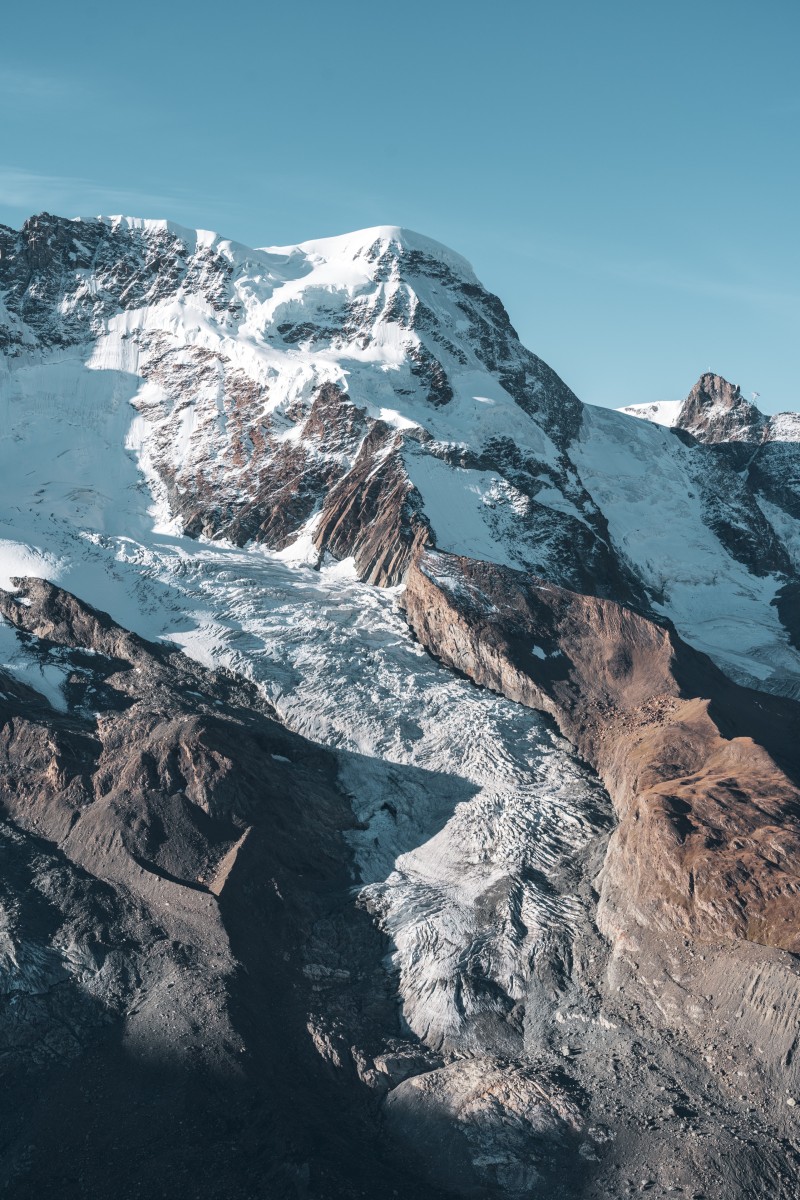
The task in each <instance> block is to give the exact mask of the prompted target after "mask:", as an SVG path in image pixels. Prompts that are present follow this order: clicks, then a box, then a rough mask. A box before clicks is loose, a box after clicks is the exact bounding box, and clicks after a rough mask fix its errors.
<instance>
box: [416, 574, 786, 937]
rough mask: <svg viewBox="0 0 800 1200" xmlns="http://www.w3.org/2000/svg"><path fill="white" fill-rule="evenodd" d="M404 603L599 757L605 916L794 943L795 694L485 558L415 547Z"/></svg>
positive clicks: (440, 641) (459, 663)
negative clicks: (606, 823) (781, 695)
mask: <svg viewBox="0 0 800 1200" xmlns="http://www.w3.org/2000/svg"><path fill="white" fill-rule="evenodd" d="M404 603H405V605H406V612H407V614H408V619H409V622H410V624H411V626H412V628H413V629H414V631H415V633H416V634H417V636H418V637H419V638H420V640H421V641H422V643H423V644H424V645H425V646H427V647H428V649H430V650H431V651H432V652H433V653H434V654H436V655H437V656H438V657H439V658H441V659H442V660H443V661H444V662H446V663H447V664H448V665H449V666H452V667H455V668H457V669H458V670H461V671H464V672H465V673H466V674H468V675H469V676H470V677H471V678H473V679H475V681H476V682H477V683H480V684H483V685H484V686H488V687H491V688H493V689H494V690H496V691H500V692H502V693H503V694H504V695H507V696H510V697H511V698H512V699H515V700H519V701H521V702H522V703H524V704H529V705H531V706H533V707H537V708H542V709H544V710H545V711H547V712H549V713H550V714H551V715H552V716H553V717H554V718H555V719H556V721H557V722H558V724H559V726H560V727H561V729H562V731H563V732H564V733H565V734H566V736H567V737H569V738H570V739H571V740H572V741H573V742H574V743H575V745H576V746H577V748H578V750H579V752H580V753H581V754H582V755H583V756H584V757H585V758H586V759H587V760H588V761H589V762H590V763H591V764H592V765H593V766H594V767H595V768H596V769H597V770H598V772H599V773H600V775H601V777H602V779H603V781H604V782H605V784H606V786H607V787H608V789H609V792H610V794H611V796H612V799H613V800H614V803H615V806H616V808H617V813H618V817H619V827H618V829H617V831H616V832H615V834H614V836H613V837H612V839H611V843H610V847H609V853H608V858H607V861H606V865H605V867H604V870H603V887H602V894H601V908H600V921H601V927H605V928H606V929H607V930H608V931H609V932H613V934H614V935H615V936H625V933H626V930H632V929H634V928H635V927H637V926H640V925H645V926H649V927H650V928H651V929H652V928H668V929H672V930H675V931H678V932H684V933H686V934H690V935H691V936H692V937H693V938H694V939H696V940H698V941H703V940H709V941H720V940H723V939H725V938H729V937H736V938H746V939H750V940H753V941H757V942H760V943H762V944H764V945H769V946H778V947H781V948H783V949H786V950H790V951H792V952H793V953H797V952H798V951H800V909H798V895H800V877H798V874H797V872H796V870H795V867H794V863H795V862H796V861H797V858H798V852H799V851H800V825H799V824H798V821H797V813H798V811H799V804H800V792H798V789H797V787H796V785H795V782H794V778H793V776H796V774H797V757H796V746H795V739H796V736H797V730H798V729H800V706H798V705H797V704H795V703H793V702H791V701H788V700H787V701H784V700H778V699H776V698H767V697H763V696H760V695H758V694H757V693H755V692H752V691H749V690H748V689H745V688H741V687H738V686H736V685H735V684H732V683H731V682H730V681H729V680H727V679H726V678H725V677H724V676H723V675H722V673H721V672H719V671H717V670H716V668H714V666H713V664H712V663H711V662H710V661H709V660H708V659H706V658H705V656H703V655H700V654H698V653H697V652H696V651H693V650H691V648H690V647H688V646H686V645H685V643H683V642H682V641H681V639H680V638H679V637H678V636H677V635H676V634H675V631H674V630H673V629H671V628H670V627H668V626H661V625H657V624H655V623H654V622H653V621H652V620H651V619H649V618H647V617H644V616H642V615H640V614H638V613H636V612H633V611H631V610H630V609H626V608H624V607H622V606H620V605H618V604H616V603H614V602H613V601H608V600H600V599H597V598H594V597H587V596H580V595H576V594H574V593H570V592H567V591H565V590H563V589H560V588H556V587H554V586H552V585H548V584H546V583H545V582H544V581H543V580H537V579H530V578H525V577H524V576H522V575H519V574H516V573H514V572H511V571H507V570H505V571H504V570H501V569H499V568H497V567H495V566H493V565H490V564H486V563H474V562H471V561H470V560H465V559H454V558H452V557H450V556H447V555H437V554H432V553H428V554H425V555H423V556H422V557H421V558H420V559H419V560H418V561H417V563H416V564H415V567H414V568H413V570H412V572H411V573H410V575H409V578H408V586H407V589H406V593H405V600H404ZM787 770H788V771H790V772H791V775H790V774H787Z"/></svg>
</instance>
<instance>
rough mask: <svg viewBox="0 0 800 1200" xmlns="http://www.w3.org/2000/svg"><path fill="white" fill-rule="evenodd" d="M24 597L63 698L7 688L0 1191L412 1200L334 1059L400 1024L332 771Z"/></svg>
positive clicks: (380, 1039)
mask: <svg viewBox="0 0 800 1200" xmlns="http://www.w3.org/2000/svg"><path fill="white" fill-rule="evenodd" d="M17 582H18V583H19V585H20V590H19V591H18V592H16V593H15V594H13V595H12V594H9V593H7V592H0V612H2V614H3V616H4V617H5V618H6V620H8V621H10V622H12V623H13V624H14V625H15V626H16V627H17V629H18V630H19V634H20V639H21V644H24V645H26V646H27V647H28V652H29V653H30V654H31V655H32V656H34V661H39V662H40V663H41V664H42V665H43V666H45V667H46V668H48V669H55V668H57V669H58V671H59V673H60V675H61V677H62V678H64V679H65V686H64V696H65V704H64V711H59V710H57V709H54V708H52V707H51V706H50V705H49V704H48V703H46V702H45V700H44V699H43V697H42V696H41V695H39V694H38V693H37V692H36V691H34V690H32V689H31V688H29V687H27V686H25V685H23V684H21V683H20V682H19V681H17V680H15V679H13V678H12V677H11V676H10V675H8V674H6V673H5V672H3V671H0V1073H2V1079H3V1086H2V1088H0V1129H2V1147H3V1153H2V1156H0V1191H2V1192H3V1194H4V1195H8V1196H13V1197H15V1198H16V1197H20V1198H22V1197H33V1196H35V1197H37V1200H47V1198H49V1197H55V1196H58V1197H70V1198H71V1197H82V1196H92V1197H97V1198H100V1200H102V1198H105V1197H112V1196H113V1197H114V1198H115V1200H129V1198H130V1200H133V1198H135V1197H143V1196H152V1195H159V1196H160V1195H167V1194H168V1195H170V1196H174V1197H176V1198H180V1200H183V1198H184V1197H186V1198H187V1200H188V1198H189V1197H192V1198H193V1200H194V1198H196V1197H200V1198H201V1200H220V1198H222V1197H228V1196H234V1195H236V1196H241V1197H251V1196H253V1197H254V1196H266V1195H269V1196H274V1197H276V1200H281V1198H283V1197H287V1198H297V1197H301V1196H324V1197H325V1198H326V1200H328V1198H330V1200H336V1198H338V1200H353V1198H355V1197H361V1196H363V1195H370V1196H375V1197H376V1198H378V1197H387V1200H388V1198H390V1197H392V1196H393V1195H397V1194H398V1189H399V1188H400V1187H401V1186H406V1185H407V1184H408V1181H409V1178H411V1185H410V1186H411V1188H412V1191H413V1189H414V1187H416V1184H415V1183H414V1182H413V1176H410V1174H409V1169H408V1167H407V1166H406V1165H405V1164H403V1165H402V1166H401V1167H398V1166H397V1165H396V1164H393V1163H392V1162H391V1161H389V1160H387V1154H386V1152H385V1150H384V1148H383V1144H384V1143H383V1139H382V1138H381V1136H380V1133H379V1127H378V1118H377V1107H378V1104H379V1102H380V1099H381V1097H382V1095H383V1094H384V1092H385V1090H386V1086H388V1085H383V1086H378V1085H379V1084H381V1079H379V1078H377V1077H376V1086H375V1087H373V1088H372V1089H368V1088H366V1087H365V1085H364V1084H363V1081H362V1080H361V1079H360V1078H359V1076H358V1074H357V1071H356V1069H355V1066H354V1060H355V1059H356V1057H357V1054H356V1050H355V1049H354V1050H353V1052H352V1055H351V1052H350V1047H351V1046H354V1045H355V1046H358V1047H359V1048H360V1051H359V1053H360V1057H358V1061H359V1062H364V1063H371V1062H372V1057H373V1056H374V1055H375V1054H377V1052H378V1051H379V1050H384V1049H385V1045H386V1035H387V1033H389V1034H392V1033H394V1032H395V1031H396V1029H397V1016H396V1002H395V999H394V995H393V988H392V985H391V981H390V980H389V979H388V978H387V975H386V972H385V969H384V966H383V960H384V958H385V955H386V944H385V941H384V939H383V938H382V937H381V936H380V934H379V933H378V932H377V931H376V929H375V927H374V925H373V923H372V921H371V920H370V918H369V916H368V915H367V914H366V913H364V912H362V911H361V910H360V909H358V908H356V907H355V906H354V905H353V903H352V898H351V889H352V882H353V873H352V866H351V862H350V857H349V854H348V852H347V850H346V848H345V846H344V843H343V840H342V838H341V836H340V831H341V830H342V829H344V828H347V827H352V824H353V816H352V811H351V808H350V805H349V802H348V799H347V797H346V795H345V794H344V793H343V791H342V790H341V789H340V788H339V786H338V783H337V764H336V760H335V758H334V756H333V755H332V754H330V753H328V752H327V751H325V750H323V749H321V748H319V747H316V746H314V745H312V744H311V743H309V742H307V741H306V740H305V739H304V738H302V737H299V736H297V735H296V734H293V733H291V732H290V731H288V730H287V729H285V728H283V727H282V726H281V725H280V724H279V723H278V722H277V721H276V720H275V719H274V714H273V713H272V711H271V709H270V707H269V705H268V704H266V703H265V702H264V701H263V700H262V699H261V697H260V695H259V693H258V691H257V690H256V689H255V688H254V687H252V686H250V685H249V684H247V683H246V682H244V681H242V680H240V679H236V678H235V677H233V676H231V675H228V674H226V673H224V672H222V673H220V672H211V671H207V670H205V669H204V668H202V667H200V666H199V665H197V664H196V663H193V662H192V661H191V660H189V659H188V658H186V657H185V656H184V655H182V654H180V653H178V652H177V651H175V650H172V649H171V648H169V647H165V646H159V645H154V644H151V643H147V642H145V641H143V640H142V639H141V638H139V637H137V636H135V635H133V634H130V633H128V632H126V631H125V630H123V629H121V628H120V627H119V626H117V625H115V624H114V622H113V621H112V620H111V619H110V618H109V617H108V616H107V615H106V614H104V613H101V612H97V611H95V610H94V609H92V608H90V607H88V606H87V605H84V604H82V603H81V602H80V601H79V600H77V599H76V598H75V597H74V596H71V595H69V594H68V593H66V592H63V591H61V590H60V589H58V588H56V587H53V586H52V585H50V584H48V583H46V582H44V581H41V580H25V581H17ZM33 677H35V670H34V672H33ZM310 954H311V955H313V962H310V961H309V955H310ZM319 1013H323V1014H324V1016H325V1021H326V1024H325V1026H324V1028H323V1027H322V1025H321V1024H320V1018H318V1017H316V1016H315V1014H319ZM320 1045H321V1046H322V1049H320ZM326 1048H327V1049H328V1051H329V1052H328V1053H326V1054H323V1050H324V1049H326ZM333 1059H335V1060H336V1062H337V1063H339V1069H334V1067H333V1066H332V1060H333ZM372 1074H373V1075H375V1072H373V1073H372ZM332 1114H334V1115H333V1116H332ZM353 1145H358V1147H359V1154H358V1155H354V1154H353V1152H352V1146H353ZM430 1195H431V1196H432V1197H436V1196H438V1195H439V1193H438V1191H437V1189H435V1188H433V1189H431V1192H430Z"/></svg>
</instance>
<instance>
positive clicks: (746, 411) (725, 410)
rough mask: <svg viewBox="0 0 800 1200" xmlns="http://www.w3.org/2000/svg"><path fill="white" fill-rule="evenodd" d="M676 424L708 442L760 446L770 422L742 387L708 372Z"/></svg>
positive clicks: (683, 408)
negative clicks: (743, 443)
mask: <svg viewBox="0 0 800 1200" xmlns="http://www.w3.org/2000/svg"><path fill="white" fill-rule="evenodd" d="M676 424H677V425H679V426H680V427H681V428H682V429H685V430H686V431H687V432H688V433H691V434H692V435H693V436H694V437H696V438H698V439H699V440H700V441H704V442H730V441H733V442H760V441H761V440H762V437H763V432H764V427H765V425H766V424H767V418H766V417H765V416H764V414H763V413H762V412H761V411H760V410H759V409H758V408H756V406H755V404H751V403H750V401H749V400H745V398H744V396H743V395H742V392H741V388H740V387H739V386H738V384H733V383H729V382H728V380H727V379H725V378H724V377H723V376H722V375H715V374H714V373H713V372H712V371H706V372H705V374H703V375H701V376H700V378H699V379H698V381H697V383H696V384H695V385H694V387H693V388H692V390H691V391H690V393H689V395H688V396H687V397H686V399H685V400H684V402H683V406H682V408H681V410H680V414H679V415H678V419H677V421H676Z"/></svg>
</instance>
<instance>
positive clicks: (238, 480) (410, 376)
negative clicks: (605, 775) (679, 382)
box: [0, 216, 798, 692]
mask: <svg viewBox="0 0 800 1200" xmlns="http://www.w3.org/2000/svg"><path fill="white" fill-rule="evenodd" d="M2 240H3V246H2V259H0V286H1V287H2V289H3V295H4V305H5V309H4V311H5V314H6V316H5V318H4V326H5V334H4V337H5V341H6V345H7V349H8V351H9V353H8V354H7V356H6V364H7V367H8V375H7V377H6V382H5V384H4V386H3V389H2V391H3V395H4V396H5V397H6V400H7V402H8V403H9V406H10V407H9V410H8V411H9V417H10V421H11V424H12V426H14V433H13V435H12V436H14V437H15V438H17V439H19V438H20V436H22V437H23V439H25V438H26V437H27V436H29V434H30V435H32V436H33V437H34V439H35V438H36V437H38V436H41V432H40V431H33V430H32V429H31V430H29V432H28V430H26V425H29V423H30V421H31V411H30V410H31V404H30V398H31V397H32V395H34V394H35V395H36V397H37V400H36V402H35V403H36V404H37V406H38V404H41V398H42V397H44V396H48V395H49V396H54V395H56V394H59V395H62V396H63V395H64V394H65V393H66V395H68V396H72V397H73V398H74V404H75V405H76V406H77V409H75V408H73V409H72V410H71V411H72V412H77V411H78V410H80V412H81V419H85V416H86V415H89V416H90V417H91V415H92V414H93V412H94V411H96V408H95V406H96V402H97V401H96V399H95V400H92V399H90V396H93V397H98V396H99V395H100V393H101V392H102V393H104V394H109V393H110V391H112V390H113V392H114V394H115V396H116V397H117V401H116V405H117V410H118V411H120V419H124V418H123V410H124V409H125V402H126V401H131V402H132V404H133V406H134V407H135V409H136V410H137V412H138V414H139V419H138V420H136V421H134V422H131V423H130V427H129V428H128V429H127V443H128V446H129V447H130V449H131V450H133V451H134V452H135V454H136V455H137V457H138V460H139V463H140V465H141V467H142V468H143V470H144V471H145V473H146V476H147V478H148V481H149V483H150V485H151V487H152V488H153V491H154V493H155V495H156V497H157V498H158V503H159V506H160V513H161V522H162V524H163V525H164V528H168V529H170V530H172V531H175V530H177V529H181V530H183V531H184V532H186V533H188V534H190V535H192V536H196V535H198V534H204V535H206V536H208V537H212V538H225V539H230V540H232V541H234V542H235V543H236V544H238V545H244V544H246V543H248V542H249V541H251V540H255V541H259V542H262V543H263V544H265V545H266V546H268V547H270V548H273V549H278V550H281V549H285V548H287V547H289V546H294V547H295V553H306V554H311V555H314V554H317V555H318V554H319V553H321V552H323V551H324V550H325V549H329V550H330V551H331V552H332V553H334V554H335V555H336V556H337V557H339V558H343V557H350V556H353V557H354V559H355V563H356V568H357V570H358V572H359V574H360V576H361V577H362V578H364V579H366V580H369V581H371V582H377V583H382V584H394V583H397V582H399V581H400V580H401V579H402V577H403V574H404V572H405V570H406V569H407V567H408V564H409V562H410V561H411V558H412V557H413V554H414V553H415V552H416V550H417V549H418V548H419V547H421V546H423V545H436V546H437V547H438V548H440V549H442V550H446V551H449V552H452V553H458V554H465V555H467V556H469V557H473V558H480V559H486V560H489V561H494V562H497V563H499V564H500V565H505V566H511V567H515V568H520V569H527V570H532V571H534V572H535V573H536V574H539V575H541V576H543V577H545V578H548V579H551V580H552V581H553V582H555V583H558V584H560V585H562V586H567V587H573V588H576V589H577V590H579V591H588V592H592V593H594V594H597V595H607V596H613V597H616V598H618V599H620V600H624V601H628V602H633V603H636V604H638V605H639V606H644V607H649V608H652V609H653V610H654V611H656V612H660V613H662V614H663V615H666V616H669V617H670V618H671V619H672V620H674V621H675V623H676V625H677V626H678V628H679V630H680V631H681V633H682V634H683V635H684V636H685V637H686V638H687V639H688V640H689V641H692V642H693V643H695V644H696V645H698V646H699V647H701V648H702V649H704V650H706V651H707V652H708V653H710V654H711V655H712V657H715V659H716V660H717V661H718V662H719V663H720V665H722V666H723V667H724V668H725V669H726V670H728V671H730V672H731V673H733V674H734V675H735V676H737V677H738V678H741V679H742V680H745V681H749V682H753V683H755V684H756V685H757V686H763V687H766V688H767V689H769V690H776V691H784V690H788V691H789V692H792V691H793V690H794V688H795V686H796V679H795V677H796V672H797V666H798V654H797V650H796V648H795V647H793V646H792V644H791V636H792V635H793V633H794V630H795V628H796V624H797V614H796V611H795V609H796V606H795V604H794V592H793V590H792V588H791V587H788V589H787V585H789V584H791V583H792V582H793V580H794V574H795V566H794V563H795V562H796V561H797V560H796V557H793V553H794V552H793V550H792V549H790V547H794V546H795V545H796V537H797V535H796V529H795V523H796V521H797V516H796V514H795V513H793V512H787V510H786V506H785V505H784V506H783V507H782V508H781V509H780V514H779V517H775V516H774V515H773V514H772V513H771V511H768V510H767V509H766V508H765V506H764V505H763V504H762V505H760V504H759V499H760V496H761V493H760V492H759V491H758V490H757V489H756V488H755V487H754V485H753V484H752V483H751V482H750V481H745V480H743V479H742V478H741V477H740V474H739V471H738V469H737V467H736V464H733V463H730V462H729V461H728V460H727V459H726V458H724V456H718V458H716V459H715V460H714V462H713V464H711V462H710V460H709V456H708V455H707V454H705V453H704V452H703V451H698V448H697V445H696V443H694V442H693V443H689V444H686V443H683V442H681V441H680V440H679V439H677V438H675V437H674V436H670V435H667V434H664V433H662V432H661V431H660V430H658V429H656V428H651V427H650V426H649V425H644V424H642V425H640V426H636V425H634V424H633V423H631V422H629V421H627V420H626V419H625V417H624V416H620V415H617V414H615V413H610V412H608V411H606V410H595V409H591V408H587V407H585V406H582V405H581V404H580V403H579V402H578V401H577V399H576V398H575V396H574V395H573V394H572V392H570V390H569V389H568V388H567V387H566V386H565V385H564V384H563V383H562V382H561V381H560V380H559V379H558V377H557V376H556V375H555V374H554V373H553V372H552V371H551V370H550V369H549V368H548V367H546V365H545V364H544V363H542V362H541V360H539V359H537V358H536V356H535V355H533V354H531V353H530V352H529V351H527V350H525V349H524V347H522V346H521V344H520V343H519V341H518V339H517V337H516V334H515V332H514V330H513V328H512V327H511V325H510V323H509V320H508V317H507V315H506V313H505V311H504V309H503V307H502V305H501V303H500V302H499V301H498V300H497V299H496V297H493V296H491V295H490V294H489V293H487V292H486V291H485V290H484V289H483V288H482V287H481V286H480V284H479V283H478V282H477V280H476V279H475V277H474V275H473V274H472V272H471V270H470V269H469V267H468V266H467V264H466V263H465V262H464V260H463V259H461V258H459V257H458V256H457V255H454V254H453V253H452V252H450V251H448V250H446V249H445V248H444V247H441V246H438V245H437V244H436V243H433V242H430V241H429V240H427V239H425V238H422V237H420V236H419V235H416V234H410V233H408V232H406V231H403V230H398V229H394V228H391V227H386V228H377V229H372V230H366V231H362V232H361V233H359V234H353V235H347V236H346V237H343V238H332V239H325V240H322V241H318V242H313V243H307V244H305V245H303V246H298V247H284V248H278V249H273V250H265V251H250V250H247V249H246V248H244V247H241V246H237V245H235V244H233V243H230V242H225V241H223V240H222V239H219V238H217V237H216V236H214V235H211V234H197V233H193V232H190V231H186V230H181V229H179V228H178V227H175V226H171V225H168V224H166V223H154V222H137V221H134V220H130V219H123V218H114V219H112V220H109V221H93V222H68V221H62V220H59V219H57V218H51V217H48V216H42V217H40V218H34V219H33V220H32V221H31V222H29V223H28V224H27V225H26V226H25V227H24V228H23V230H22V231H21V233H20V234H14V233H13V232H12V231H4V232H3V235H2ZM99 372H102V373H103V376H104V379H103V382H102V383H100V382H99V380H98V373H99ZM84 396H85V397H86V400H85V401H84V399H83V398H84ZM20 406H21V407H22V408H23V409H24V413H23V414H22V415H21V419H20V418H17V413H18V412H19V411H20ZM120 406H122V408H120ZM58 408H59V411H60V414H61V415H66V413H65V407H64V403H63V401H62V403H61V404H60V405H59V406H58ZM87 409H88V414H87ZM51 417H52V412H49V411H48V412H47V414H46V420H47V422H48V425H49V424H50V422H51ZM68 419H70V418H68ZM60 436H61V435H60ZM64 466H65V467H66V466H68V464H64ZM773 473H774V472H773ZM74 474H75V475H76V476H79V475H80V466H79V464H78V466H77V469H76V470H75V472H74ZM70 482H72V483H73V487H72V489H71V490H70V495H71V496H72V497H73V499H71V500H70V504H72V503H74V502H75V500H74V498H75V493H76V486H75V485H77V486H80V484H79V479H78V478H76V479H74V480H70ZM20 486H21V488H24V483H23V482H22V481H20ZM80 499H81V501H82V502H84V503H88V496H81V498H80ZM772 502H773V500H770V503H772ZM100 503H101V505H102V503H103V502H102V500H101V501H100ZM789 526H790V528H789ZM781 597H783V598H784V602H783V603H782V604H780V603H779V600H780V598H781ZM787 597H788V599H787ZM734 598H735V599H734ZM745 631H746V632H745ZM743 639H745V640H744V642H743Z"/></svg>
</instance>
